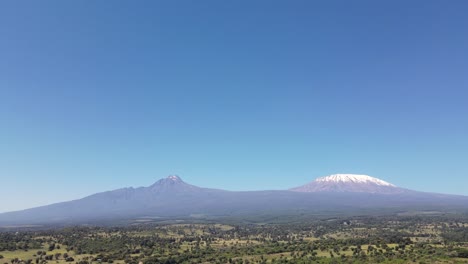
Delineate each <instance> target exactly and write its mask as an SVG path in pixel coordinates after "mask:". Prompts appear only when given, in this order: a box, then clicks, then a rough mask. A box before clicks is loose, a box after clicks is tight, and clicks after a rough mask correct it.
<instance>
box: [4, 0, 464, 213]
mask: <svg viewBox="0 0 468 264" xmlns="http://www.w3.org/2000/svg"><path fill="white" fill-rule="evenodd" d="M467 10H468V2H467V1H461V0H460V1H457V0H454V1H403V0H401V1H400V0H397V1H360V0H358V1H337V0H332V1H300V0H297V1H271V0H268V1H266V0H264V1H263V0H259V1H244V0H240V1H210V0H203V1H179V0H176V1H91V0H84V1H2V2H1V3H0V186H1V190H2V197H3V198H2V199H0V212H5V211H12V210H19V209H25V208H30V207H34V206H39V205H45V204H50V203H54V202H60V201H67V200H71V199H77V198H81V197H84V196H87V195H90V194H93V193H96V192H100V191H107V190H112V189H117V188H122V187H128V186H133V187H139V186H148V185H151V184H152V183H153V182H155V181H157V180H158V179H160V178H164V177H167V176H168V175H170V174H177V175H179V176H180V177H181V178H182V179H183V180H184V181H186V182H188V183H191V184H194V185H197V186H203V187H211V188H222V189H228V190H259V189H287V188H291V187H295V186H299V185H302V184H305V183H307V182H310V181H312V180H314V179H315V178H317V177H320V176H325V175H329V174H335V173H356V174H368V175H371V176H374V177H377V178H380V179H383V180H385V181H388V182H391V183H393V184H396V185H398V186H401V187H405V188H409V189H414V190H419V191H429V192H441V193H450V194H462V195H468V48H467V47H468V16H466V11H467Z"/></svg>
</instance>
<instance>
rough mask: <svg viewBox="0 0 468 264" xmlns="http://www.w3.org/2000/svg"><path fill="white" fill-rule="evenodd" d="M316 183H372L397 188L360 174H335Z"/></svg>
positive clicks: (317, 180)
mask: <svg viewBox="0 0 468 264" xmlns="http://www.w3.org/2000/svg"><path fill="white" fill-rule="evenodd" d="M315 181H316V182H354V183H372V184H376V185H380V186H391V187H396V186H395V185H393V184H391V183H388V182H386V181H382V180H380V179H377V178H374V177H371V176H369V175H359V174H333V175H330V176H325V177H321V178H317V179H316V180H315Z"/></svg>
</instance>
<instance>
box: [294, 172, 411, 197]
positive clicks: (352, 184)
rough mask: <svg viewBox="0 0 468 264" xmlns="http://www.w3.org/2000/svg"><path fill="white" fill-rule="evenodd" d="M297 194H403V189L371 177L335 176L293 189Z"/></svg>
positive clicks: (322, 178) (357, 175)
mask: <svg viewBox="0 0 468 264" xmlns="http://www.w3.org/2000/svg"><path fill="white" fill-rule="evenodd" d="M291 190H292V191H296V192H365V193H401V192H402V191H403V189H401V188H398V187H397V186H395V185H393V184H391V183H389V182H386V181H383V180H381V179H378V178H374V177H371V176H369V175H361V174H333V175H329V176H325V177H320V178H317V179H315V180H314V181H312V182H310V183H308V184H305V185H302V186H299V187H296V188H292V189H291Z"/></svg>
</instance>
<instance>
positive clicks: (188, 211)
mask: <svg viewBox="0 0 468 264" xmlns="http://www.w3.org/2000/svg"><path fill="white" fill-rule="evenodd" d="M415 210H438V211H443V212H450V211H452V212H467V211H468V196H458V195H445V194H434V193H424V192H417V191H412V190H408V189H404V188H399V187H397V186H395V185H393V184H391V183H388V182H385V181H383V180H380V179H377V178H373V177H370V176H367V175H354V174H335V175H330V176H327V177H322V178H317V179H316V180H315V181H313V182H311V183H308V184H306V185H303V186H300V187H296V188H292V189H290V190H281V191H241V192H234V191H225V190H219V189H208V188H202V187H197V186H194V185H191V184H188V183H186V182H184V181H183V180H182V179H181V178H180V177H178V176H175V175H171V176H169V177H167V178H165V179H161V180H159V181H157V182H156V183H154V184H153V185H151V186H149V187H140V188H123V189H118V190H113V191H108V192H102V193H97V194H93V195H91V196H88V197H85V198H82V199H79V200H74V201H69V202H63V203H57V204H52V205H47V206H42V207H37V208H32V209H28V210H23V211H16V212H9V213H3V214H0V226H11V225H14V226H18V225H34V224H41V225H42V224H48V225H53V224H60V225H71V224H86V223H97V222H100V223H105V222H111V221H125V220H132V219H157V218H173V219H176V218H191V217H197V218H200V217H201V218H203V217H206V218H216V217H230V216H236V217H242V216H246V215H254V214H280V215H295V214H320V215H324V214H362V213H369V212H387V213H390V212H391V213H395V212H405V211H415Z"/></svg>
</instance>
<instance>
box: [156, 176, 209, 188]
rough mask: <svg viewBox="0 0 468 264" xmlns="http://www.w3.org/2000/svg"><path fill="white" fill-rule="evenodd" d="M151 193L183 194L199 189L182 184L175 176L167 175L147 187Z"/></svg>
mask: <svg viewBox="0 0 468 264" xmlns="http://www.w3.org/2000/svg"><path fill="white" fill-rule="evenodd" d="M149 188H150V189H151V190H152V191H153V192H184V191H193V190H199V189H200V188H199V187H196V186H193V185H190V184H188V183H186V182H184V181H183V180H182V179H181V178H180V177H179V176H177V175H169V176H167V177H166V178H163V179H160V180H158V181H157V182H155V183H154V184H153V185H151V186H150V187H149Z"/></svg>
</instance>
